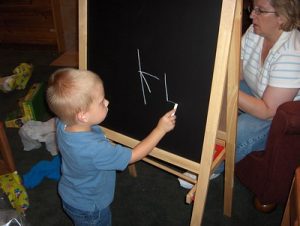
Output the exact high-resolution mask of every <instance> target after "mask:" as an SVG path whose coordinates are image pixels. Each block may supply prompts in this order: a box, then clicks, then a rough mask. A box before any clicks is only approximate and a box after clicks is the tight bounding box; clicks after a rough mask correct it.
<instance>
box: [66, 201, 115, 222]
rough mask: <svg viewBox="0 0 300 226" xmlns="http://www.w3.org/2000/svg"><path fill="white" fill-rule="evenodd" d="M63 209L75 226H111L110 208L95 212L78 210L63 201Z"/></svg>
mask: <svg viewBox="0 0 300 226" xmlns="http://www.w3.org/2000/svg"><path fill="white" fill-rule="evenodd" d="M62 204H63V209H64V211H65V212H66V213H67V215H68V216H69V217H70V218H71V219H72V221H73V223H74V225H75V226H111V212H110V208H109V207H106V208H105V209H102V210H98V209H97V208H96V209H95V210H94V211H91V212H89V211H83V210H79V209H76V208H74V207H72V206H70V205H68V204H67V203H66V202H64V201H63V200H62Z"/></svg>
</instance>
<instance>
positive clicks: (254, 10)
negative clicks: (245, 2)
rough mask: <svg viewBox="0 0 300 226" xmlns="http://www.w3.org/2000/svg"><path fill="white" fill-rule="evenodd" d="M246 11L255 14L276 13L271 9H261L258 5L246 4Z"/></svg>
mask: <svg viewBox="0 0 300 226" xmlns="http://www.w3.org/2000/svg"><path fill="white" fill-rule="evenodd" d="M248 12H249V13H250V14H251V13H252V12H254V13H255V14H256V15H257V16H259V15H261V14H267V13H276V12H275V11H273V12H271V11H266V10H262V9H261V8H259V7H254V8H252V7H251V6H248Z"/></svg>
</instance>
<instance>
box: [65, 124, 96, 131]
mask: <svg viewBox="0 0 300 226" xmlns="http://www.w3.org/2000/svg"><path fill="white" fill-rule="evenodd" d="M65 130H66V131H68V132H88V131H91V126H90V125H83V124H74V125H66V127H65Z"/></svg>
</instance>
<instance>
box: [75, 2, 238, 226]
mask: <svg viewBox="0 0 300 226" xmlns="http://www.w3.org/2000/svg"><path fill="white" fill-rule="evenodd" d="M241 12H242V0H223V4H222V11H221V19H220V27H219V35H218V42H217V52H216V57H215V67H214V73H213V81H212V86H211V95H210V101H209V108H208V116H207V121H206V128H205V135H204V142H203V147H202V156H201V162H200V163H197V162H194V161H191V160H188V159H185V158H183V157H180V156H178V155H175V154H172V153H170V152H167V151H165V150H162V149H159V148H155V149H154V150H153V151H152V152H151V153H150V156H151V157H152V158H148V157H146V158H144V159H143V160H144V161H146V162H148V163H150V164H152V165H154V166H156V167H158V168H161V169H162V170H165V171H167V172H169V173H172V174H174V175H176V176H178V177H180V178H183V179H185V180H187V181H189V182H191V183H193V184H195V186H194V188H193V189H192V190H191V191H190V192H189V194H188V195H187V201H190V202H191V201H192V200H191V199H192V198H193V200H194V207H193V212H192V218H191V225H193V226H194V225H200V224H201V222H202V217H203V213H204V205H205V201H206V196H207V191H208V186H209V177H210V175H211V173H212V172H213V170H214V169H215V167H217V166H218V165H219V164H220V163H221V162H222V161H224V160H225V192H224V214H225V215H226V216H231V210H232V192H233V182H234V158H235V139H236V122H237V95H238V84H239V82H238V81H239V65H240V38H241V18H242V15H241ZM199 29H201V28H199ZM79 68H80V69H86V68H87V0H79ZM227 75H228V76H227ZM103 130H104V132H105V134H106V136H107V137H108V138H109V139H111V140H112V141H115V142H117V143H120V144H123V145H126V146H128V147H134V146H135V145H136V144H137V143H138V142H139V141H138V140H135V139H133V138H131V137H128V136H125V135H123V134H120V133H118V132H115V131H112V130H110V129H107V128H103ZM216 144H220V145H222V146H224V150H223V151H222V152H221V153H220V154H219V156H218V157H217V158H216V159H215V160H213V154H214V149H215V145H216ZM155 159H158V160H160V162H156V161H155ZM161 162H166V163H168V164H171V165H173V166H177V167H180V168H182V169H185V170H187V171H190V172H192V173H195V174H196V175H198V177H197V180H193V179H191V178H189V177H187V176H185V175H183V174H182V173H180V172H177V171H175V170H173V169H171V168H170V167H168V166H166V165H164V164H162V163H161Z"/></svg>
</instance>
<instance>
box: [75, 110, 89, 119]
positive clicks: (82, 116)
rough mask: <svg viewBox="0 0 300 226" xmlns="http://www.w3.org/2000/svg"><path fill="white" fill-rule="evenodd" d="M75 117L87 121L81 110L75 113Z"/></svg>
mask: <svg viewBox="0 0 300 226" xmlns="http://www.w3.org/2000/svg"><path fill="white" fill-rule="evenodd" d="M76 117H77V120H78V121H79V122H87V121H88V119H87V115H86V113H85V112H82V111H80V112H78V113H77V114H76Z"/></svg>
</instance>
